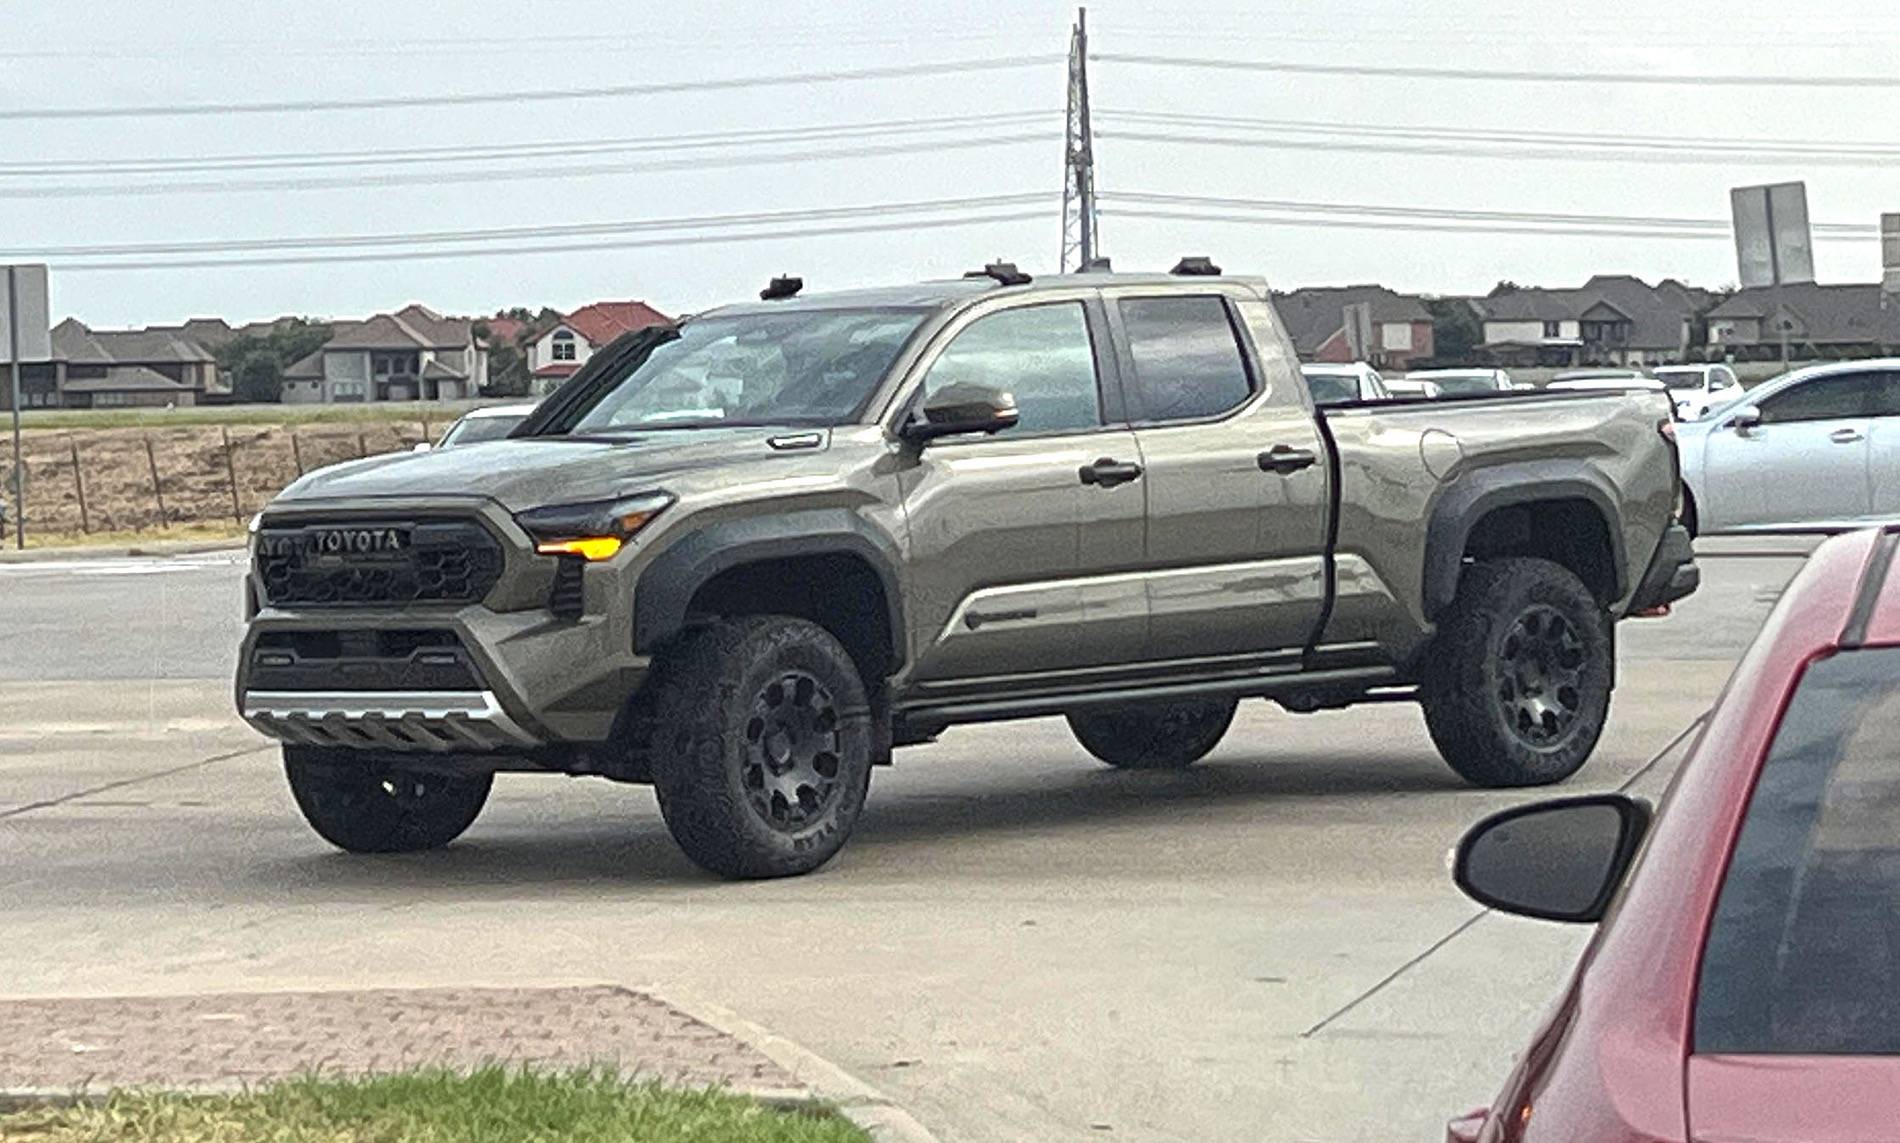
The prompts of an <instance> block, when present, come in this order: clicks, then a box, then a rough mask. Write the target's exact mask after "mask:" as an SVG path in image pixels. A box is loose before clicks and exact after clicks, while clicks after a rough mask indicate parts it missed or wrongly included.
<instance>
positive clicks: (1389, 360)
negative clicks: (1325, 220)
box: [1274, 286, 1433, 369]
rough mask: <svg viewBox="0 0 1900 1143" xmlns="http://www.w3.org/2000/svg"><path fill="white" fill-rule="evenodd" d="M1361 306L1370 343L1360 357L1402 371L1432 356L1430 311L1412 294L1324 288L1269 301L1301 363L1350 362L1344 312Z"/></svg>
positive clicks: (1377, 289)
mask: <svg viewBox="0 0 1900 1143" xmlns="http://www.w3.org/2000/svg"><path fill="white" fill-rule="evenodd" d="M1362 304H1363V305H1368V306H1370V307H1371V314H1372V343H1371V344H1370V345H1369V346H1367V347H1366V350H1365V352H1364V353H1363V354H1362V355H1361V356H1362V357H1363V359H1364V360H1365V361H1367V362H1369V363H1371V364H1373V365H1378V366H1382V367H1387V368H1393V369H1405V368H1408V367H1409V366H1410V365H1411V363H1412V362H1413V361H1419V360H1424V359H1426V358H1429V357H1431V356H1432V352H1433V347H1432V315H1431V311H1429V310H1427V309H1426V308H1425V303H1424V302H1423V301H1422V300H1420V299H1419V298H1417V297H1416V296H1414V295H1411V294H1401V293H1397V292H1394V291H1392V290H1388V289H1386V288H1385V287H1384V286H1324V287H1311V288H1308V289H1303V290H1294V291H1292V292H1290V293H1285V294H1278V295H1275V297H1274V306H1275V307H1276V308H1277V309H1278V310H1279V311H1280V320H1281V321H1283V322H1285V323H1286V329H1287V335H1288V336H1289V337H1291V338H1292V339H1293V348H1294V349H1295V350H1297V351H1298V352H1299V355H1300V360H1302V361H1329V362H1349V361H1352V360H1354V354H1353V352H1352V348H1351V346H1350V345H1349V344H1348V339H1347V337H1346V308H1347V307H1348V306H1354V305H1362Z"/></svg>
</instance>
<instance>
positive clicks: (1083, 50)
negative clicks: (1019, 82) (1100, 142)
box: [1060, 8, 1100, 273]
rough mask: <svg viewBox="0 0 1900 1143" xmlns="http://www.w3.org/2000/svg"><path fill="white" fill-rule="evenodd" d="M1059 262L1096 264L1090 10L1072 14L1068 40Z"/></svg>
mask: <svg viewBox="0 0 1900 1143" xmlns="http://www.w3.org/2000/svg"><path fill="white" fill-rule="evenodd" d="M1062 167H1063V173H1062V258H1061V261H1060V268H1061V269H1062V270H1063V271H1064V272H1065V273H1066V272H1067V271H1068V270H1069V269H1071V268H1074V269H1082V268H1084V267H1086V266H1088V265H1089V264H1090V263H1091V262H1093V261H1095V257H1096V243H1097V241H1098V239H1099V237H1100V236H1099V234H1098V233H1097V228H1098V225H1099V223H1098V220H1097V215H1096V213H1095V131H1094V128H1093V127H1092V126H1091V125H1090V123H1089V10H1088V9H1087V8H1077V9H1076V11H1075V32H1074V34H1073V35H1072V36H1071V37H1070V39H1069V123H1068V132H1067V138H1066V139H1065V140H1064V141H1063V154H1062Z"/></svg>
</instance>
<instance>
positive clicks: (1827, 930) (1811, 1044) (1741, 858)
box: [1695, 648, 1900, 1055]
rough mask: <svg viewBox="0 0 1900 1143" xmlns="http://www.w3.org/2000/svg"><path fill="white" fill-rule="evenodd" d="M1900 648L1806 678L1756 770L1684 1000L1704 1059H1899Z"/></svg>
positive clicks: (1817, 669)
mask: <svg viewBox="0 0 1900 1143" xmlns="http://www.w3.org/2000/svg"><path fill="white" fill-rule="evenodd" d="M1896 903H1900V649H1895V648H1881V649H1873V650H1861V651H1847V652H1843V653H1841V654H1839V655H1836V656H1834V657H1833V658H1830V659H1824V660H1822V661H1820V662H1817V663H1815V664H1813V665H1812V666H1811V667H1809V668H1808V670H1807V672H1806V673H1805V674H1804V675H1803V677H1802V679H1801V682H1800V684H1799V685H1798V687H1797V688H1796V690H1795V694H1794V697H1793V699H1792V701H1791V702H1790V704H1789V707H1788V711H1787V714H1786V715H1785V716H1784V717H1783V719H1782V722H1781V726H1780V728H1779V729H1778V730H1777V731H1776V734H1775V740H1774V744H1773V746H1772V747H1771V748H1770V751H1769V754H1768V757H1767V758H1766V759H1765V760H1764V761H1763V763H1762V770H1761V775H1760V778H1759V779H1758V780H1757V784H1756V788H1755V792H1754V794H1753V796H1752V797H1751V799H1750V801H1749V805H1748V816H1747V817H1746V819H1744V821H1743V825H1742V832H1741V837H1740V838H1739V839H1738V840H1737V842H1736V846H1735V852H1734V855H1733V857H1732V859H1731V860H1730V863H1729V868H1728V873H1727V875H1726V877H1725V879H1724V881H1723V884H1722V890H1721V896H1720V899H1719V900H1718V902H1717V905H1716V910H1715V917H1714V920H1713V921H1712V923H1711V926H1710V931H1709V939H1708V943H1707V945H1706V947H1705V948H1704V950H1703V956H1702V966H1701V978H1700V981H1699V985H1698V987H1697V990H1696V1012H1695V1051H1696V1052H1698V1053H1702V1054H1715V1053H1720V1054H1730V1055H1758V1054H1805V1055H1884V1054H1896V1053H1900V908H1896V907H1895V906H1896Z"/></svg>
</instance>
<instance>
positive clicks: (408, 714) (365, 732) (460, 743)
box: [241, 691, 539, 754]
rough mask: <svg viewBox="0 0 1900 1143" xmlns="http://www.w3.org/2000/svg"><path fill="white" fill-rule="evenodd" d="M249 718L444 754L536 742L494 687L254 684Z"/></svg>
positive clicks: (302, 740)
mask: <svg viewBox="0 0 1900 1143" xmlns="http://www.w3.org/2000/svg"><path fill="white" fill-rule="evenodd" d="M241 702H242V713H243V715H244V721H246V722H248V723H250V724H251V725H252V726H253V727H256V728H257V729H258V730H259V731H261V732H262V733H264V734H266V735H269V736H270V737H272V738H276V739H279V740H281V741H284V742H290V743H295V744H298V745H305V746H345V747H352V748H357V749H362V748H375V749H382V750H403V751H413V750H426V751H430V752H432V753H438V754H450V753H457V754H459V753H466V752H470V751H474V752H478V753H493V752H498V751H508V750H519V749H524V748H527V749H532V748H533V747H535V746H537V745H539V742H537V740H536V739H535V737H534V736H533V735H531V734H529V733H528V732H527V731H526V730H525V729H523V728H522V726H521V724H520V723H518V722H516V721H515V720H514V719H513V718H511V717H509V715H508V712H507V711H506V710H503V709H502V706H501V700H499V699H497V698H496V697H495V694H494V692H493V691H335V692H325V691H246V692H245V693H244V696H243V698H242V700H241Z"/></svg>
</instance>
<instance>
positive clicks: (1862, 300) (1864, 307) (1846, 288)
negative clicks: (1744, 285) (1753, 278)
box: [1709, 282, 1900, 344]
mask: <svg viewBox="0 0 1900 1143" xmlns="http://www.w3.org/2000/svg"><path fill="white" fill-rule="evenodd" d="M1774 303H1775V287H1773V286H1753V287H1750V288H1749V289H1746V290H1738V291H1736V293H1735V294H1734V295H1733V296H1732V297H1730V298H1729V299H1728V300H1727V301H1725V302H1723V303H1722V304H1721V305H1719V306H1716V307H1715V308H1714V309H1712V310H1710V311H1709V317H1711V318H1757V319H1759V318H1766V317H1770V316H1772V315H1773V313H1774ZM1781 305H1782V308H1783V309H1786V310H1787V311H1788V312H1789V314H1790V316H1792V317H1793V318H1794V319H1795V321H1796V323H1797V324H1798V326H1799V327H1800V333H1799V336H1800V338H1801V339H1802V340H1803V341H1818V342H1844V343H1856V342H1880V343H1887V344H1900V304H1893V303H1890V302H1886V301H1885V300H1884V299H1883V298H1882V296H1881V289H1880V286H1879V285H1877V284H1872V283H1869V284H1866V285H1860V284H1850V285H1829V286H1823V285H1817V284H1815V283H1813V282H1804V283H1798V284H1795V283H1790V284H1787V285H1783V286H1782V287H1781Z"/></svg>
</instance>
